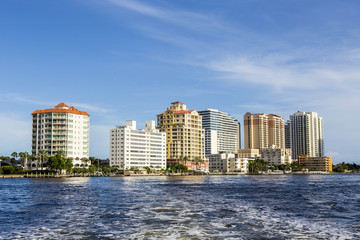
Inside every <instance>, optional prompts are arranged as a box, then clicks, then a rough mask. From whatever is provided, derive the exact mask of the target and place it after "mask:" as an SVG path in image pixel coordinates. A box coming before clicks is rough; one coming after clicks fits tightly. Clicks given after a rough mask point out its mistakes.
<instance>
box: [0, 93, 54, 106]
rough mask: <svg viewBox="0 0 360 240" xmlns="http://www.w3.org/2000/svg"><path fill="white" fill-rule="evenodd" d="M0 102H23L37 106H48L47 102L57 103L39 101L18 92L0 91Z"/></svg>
mask: <svg viewBox="0 0 360 240" xmlns="http://www.w3.org/2000/svg"><path fill="white" fill-rule="evenodd" d="M0 102H17V103H25V104H31V105H38V106H48V105H49V104H50V105H55V104H57V103H55V102H48V101H39V100H36V99H33V98H31V97H28V96H24V95H23V94H20V93H1V94H0Z"/></svg>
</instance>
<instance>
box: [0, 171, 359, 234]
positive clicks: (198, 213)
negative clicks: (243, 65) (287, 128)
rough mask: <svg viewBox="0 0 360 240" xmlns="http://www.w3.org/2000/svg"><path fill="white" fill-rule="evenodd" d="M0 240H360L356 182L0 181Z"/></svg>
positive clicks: (314, 178)
mask: <svg viewBox="0 0 360 240" xmlns="http://www.w3.org/2000/svg"><path fill="white" fill-rule="evenodd" d="M0 239H360V175H281V176H198V177H197V176H196V177H171V178H169V177H126V178H67V179H0Z"/></svg>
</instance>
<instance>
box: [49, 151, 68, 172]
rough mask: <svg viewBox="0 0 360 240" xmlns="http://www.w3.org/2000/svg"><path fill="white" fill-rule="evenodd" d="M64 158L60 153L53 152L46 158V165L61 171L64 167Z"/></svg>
mask: <svg viewBox="0 0 360 240" xmlns="http://www.w3.org/2000/svg"><path fill="white" fill-rule="evenodd" d="M65 159H66V158H64V157H63V156H62V155H61V154H60V153H57V154H55V156H52V157H50V158H49V160H48V166H49V168H50V169H51V170H55V171H61V170H64V169H66V163H65Z"/></svg>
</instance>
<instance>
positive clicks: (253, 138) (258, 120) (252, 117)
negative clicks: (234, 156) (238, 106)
mask: <svg viewBox="0 0 360 240" xmlns="http://www.w3.org/2000/svg"><path fill="white" fill-rule="evenodd" d="M270 146H273V147H275V148H283V149H285V120H284V119H283V118H282V117H280V116H277V115H275V114H264V113H256V114H251V113H249V112H247V113H246V114H245V115H244V147H245V149H264V148H268V147H270Z"/></svg>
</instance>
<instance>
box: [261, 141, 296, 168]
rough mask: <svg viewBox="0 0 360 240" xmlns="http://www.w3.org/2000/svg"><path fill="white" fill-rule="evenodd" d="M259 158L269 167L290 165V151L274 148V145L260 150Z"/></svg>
mask: <svg viewBox="0 0 360 240" xmlns="http://www.w3.org/2000/svg"><path fill="white" fill-rule="evenodd" d="M260 154H261V158H262V159H263V160H264V161H265V162H269V163H270V165H280V164H290V163H292V158H291V149H284V148H276V147H275V146H274V145H273V146H271V147H269V148H264V149H261V150H260Z"/></svg>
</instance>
